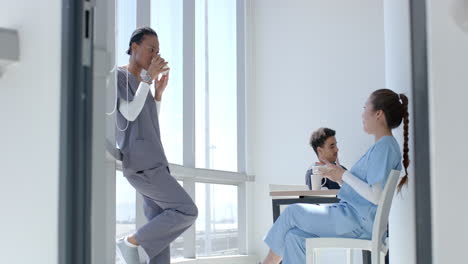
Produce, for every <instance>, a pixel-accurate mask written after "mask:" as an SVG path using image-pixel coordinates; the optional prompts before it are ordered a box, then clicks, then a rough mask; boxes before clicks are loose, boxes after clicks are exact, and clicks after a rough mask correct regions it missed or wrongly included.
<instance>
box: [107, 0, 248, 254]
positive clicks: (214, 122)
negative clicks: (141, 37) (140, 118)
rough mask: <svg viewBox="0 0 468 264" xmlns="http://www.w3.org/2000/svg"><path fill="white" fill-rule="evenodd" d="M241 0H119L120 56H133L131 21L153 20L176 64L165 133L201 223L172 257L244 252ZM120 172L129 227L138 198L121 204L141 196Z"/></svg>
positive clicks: (163, 49) (164, 107)
mask: <svg viewBox="0 0 468 264" xmlns="http://www.w3.org/2000/svg"><path fill="white" fill-rule="evenodd" d="M243 1H244V0H212V1H210V0H192V1H186V0H151V1H136V0H117V2H118V5H117V9H118V10H117V15H118V16H117V19H118V21H117V23H116V25H117V27H119V28H118V29H117V33H118V37H117V40H118V43H117V52H118V55H117V61H118V62H119V64H126V63H127V62H128V56H127V55H125V53H123V54H124V57H122V56H121V55H120V53H122V52H125V50H126V48H127V46H128V40H129V37H130V34H131V32H132V31H133V30H134V28H135V27H136V26H137V25H138V26H141V25H149V26H151V27H152V28H153V29H155V31H156V32H157V34H158V37H159V42H160V53H161V56H162V57H164V58H165V59H166V60H167V61H168V62H169V67H170V68H171V71H170V80H169V85H168V87H167V89H166V91H165V93H164V95H163V99H162V104H161V112H160V114H159V121H160V129H161V138H162V142H163V145H164V149H165V152H166V155H167V158H168V160H169V162H170V163H171V173H172V175H173V176H174V177H176V178H177V179H178V180H179V182H180V183H181V185H182V186H183V187H184V189H185V190H186V191H187V193H189V195H190V196H191V197H192V199H193V200H194V201H195V203H196V204H197V206H198V209H199V217H198V219H197V222H196V224H195V225H194V226H192V227H191V228H189V229H188V230H187V231H186V232H185V233H184V234H183V235H182V236H180V237H179V238H177V239H176V240H175V241H173V243H172V244H171V257H172V258H173V259H180V258H194V257H196V258H199V257H213V256H232V255H242V254H245V253H246V223H247V221H246V219H245V218H246V213H245V211H246V210H245V196H246V195H245V189H246V187H245V182H247V181H249V180H251V177H249V176H247V175H246V174H245V171H244V168H245V166H244V164H245V158H244V157H245V156H244V154H243V151H244V147H243V144H244V142H245V138H244V133H243V131H242V129H243V128H244V127H245V125H244V116H243V113H244V112H243V107H244V106H243V105H244V104H243V103H244V91H243V89H244V85H243V83H244V81H245V80H244V79H243V78H244V77H243V76H244V75H243V74H242V72H243V71H244V59H243V57H244V51H243V49H244V44H243V40H244V38H243V34H244V32H243V25H244V24H243V20H244V14H243V13H244V8H243V7H244V2H243ZM121 57H122V58H121ZM121 179H122V180H124V181H122V182H120V181H119V180H118V181H117V184H118V186H117V188H118V189H117V196H118V197H117V200H118V201H119V204H118V208H117V209H118V210H117V211H118V212H117V214H118V219H120V220H118V221H119V222H118V229H119V230H120V231H119V232H120V234H124V233H125V232H128V231H129V230H132V228H133V229H134V228H135V225H134V222H136V223H137V225H138V224H139V223H143V222H145V220H144V219H141V218H142V217H143V213H142V212H141V210H142V207H141V205H140V204H138V205H136V206H135V207H131V206H130V207H125V208H124V206H121V204H124V203H126V202H130V203H133V204H135V203H136V201H135V200H134V197H135V195H136V194H135V193H131V192H130V191H129V190H128V189H127V187H129V186H128V185H126V183H125V178H123V177H121ZM130 188H131V187H130ZM132 199H133V200H132ZM135 211H136V213H135ZM121 214H122V215H121ZM135 215H136V221H132V216H135ZM127 218H128V219H129V220H128V221H127V220H122V219H127ZM133 220H135V219H133ZM124 222H125V223H127V222H129V225H131V224H133V226H127V227H124V226H123V225H122V224H123V223H124ZM119 225H120V226H119ZM232 263H236V262H235V261H233V262H232Z"/></svg>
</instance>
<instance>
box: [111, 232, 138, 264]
mask: <svg viewBox="0 0 468 264" xmlns="http://www.w3.org/2000/svg"><path fill="white" fill-rule="evenodd" d="M116 250H117V256H118V258H121V259H123V263H125V264H140V255H138V248H137V247H130V246H128V245H127V244H126V243H125V238H121V239H119V240H117V245H116Z"/></svg>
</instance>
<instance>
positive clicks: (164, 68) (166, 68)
mask: <svg viewBox="0 0 468 264" xmlns="http://www.w3.org/2000/svg"><path fill="white" fill-rule="evenodd" d="M162 69H163V70H165V71H163V72H161V76H163V75H167V74H168V73H169V66H167V65H164V67H163V68H162Z"/></svg>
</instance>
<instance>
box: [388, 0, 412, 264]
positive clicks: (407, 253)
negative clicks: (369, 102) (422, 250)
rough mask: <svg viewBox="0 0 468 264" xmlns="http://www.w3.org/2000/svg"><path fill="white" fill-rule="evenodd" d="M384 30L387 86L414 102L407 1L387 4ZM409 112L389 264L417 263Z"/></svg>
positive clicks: (397, 134)
mask: <svg viewBox="0 0 468 264" xmlns="http://www.w3.org/2000/svg"><path fill="white" fill-rule="evenodd" d="M384 24H385V26H384V28H385V30H384V31H385V79H386V81H385V83H386V87H387V88H391V89H393V90H394V91H396V92H398V93H402V92H403V93H405V94H406V95H407V96H408V98H409V101H410V102H411V101H412V93H411V88H412V76H411V39H410V37H411V35H410V12H409V1H408V0H385V1H384ZM408 110H409V111H410V126H409V128H410V137H409V141H410V142H409V143H410V144H409V150H410V152H409V159H410V166H409V168H408V174H409V175H408V185H407V186H406V187H404V188H403V189H402V191H401V193H400V194H399V195H396V196H395V198H394V200H393V204H392V209H391V211H390V219H389V221H390V223H389V228H390V262H391V263H398V264H406V263H408V264H411V263H415V262H416V252H415V251H416V232H415V214H414V210H415V203H414V168H413V165H414V163H413V161H414V160H415V159H414V158H413V157H414V148H413V141H414V138H413V137H412V136H411V135H412V134H413V130H412V128H413V125H412V124H413V122H414V120H413V118H412V105H410V106H409V109H408ZM393 132H394V135H395V137H396V139H397V140H398V141H399V142H400V146H402V145H403V126H400V127H399V128H398V129H396V130H394V131H393Z"/></svg>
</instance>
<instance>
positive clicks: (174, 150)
mask: <svg viewBox="0 0 468 264" xmlns="http://www.w3.org/2000/svg"><path fill="white" fill-rule="evenodd" d="M182 11H183V10H182V1H181V0H153V1H151V27H152V28H153V29H154V30H155V31H156V33H157V34H158V38H159V47H160V53H161V57H163V58H164V59H165V60H166V61H168V62H169V67H170V68H171V71H170V78H169V84H168V86H167V88H166V90H165V92H164V95H163V98H162V104H161V113H160V114H159V123H160V129H161V139H162V143H163V145H164V150H165V152H166V155H167V159H168V160H169V162H171V163H176V164H182V162H183V152H182V151H183V127H182V125H183V108H182V103H183V97H182V94H183V89H182V87H183V71H182V70H183V52H182V51H183V45H182V44H183V42H182V41H183V39H182V23H183V12H182Z"/></svg>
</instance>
